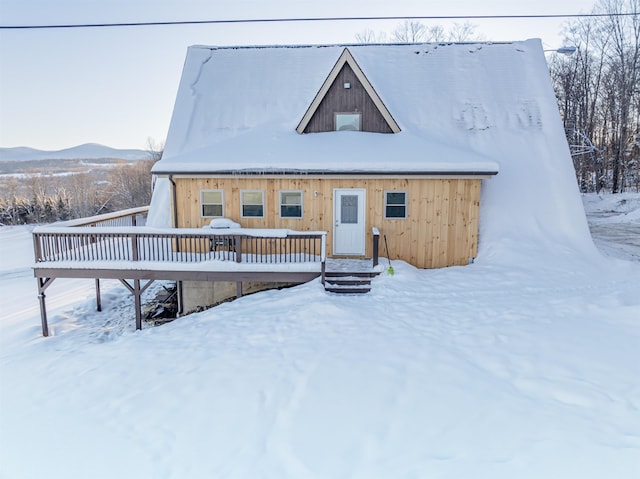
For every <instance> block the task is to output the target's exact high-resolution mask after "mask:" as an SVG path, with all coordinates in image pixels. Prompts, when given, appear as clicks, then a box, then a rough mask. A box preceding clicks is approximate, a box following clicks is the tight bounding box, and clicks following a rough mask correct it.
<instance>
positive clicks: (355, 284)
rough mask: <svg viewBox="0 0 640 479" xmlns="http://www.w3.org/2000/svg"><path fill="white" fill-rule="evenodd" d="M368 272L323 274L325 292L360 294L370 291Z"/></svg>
mask: <svg viewBox="0 0 640 479" xmlns="http://www.w3.org/2000/svg"><path fill="white" fill-rule="evenodd" d="M373 276H375V274H372V273H369V272H329V273H326V274H325V278H324V282H325V286H324V289H325V291H327V292H329V293H337V294H362V293H368V292H369V291H371V278H372V277H373Z"/></svg>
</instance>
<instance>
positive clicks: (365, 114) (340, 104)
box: [304, 64, 392, 133]
mask: <svg viewBox="0 0 640 479" xmlns="http://www.w3.org/2000/svg"><path fill="white" fill-rule="evenodd" d="M345 83H349V84H351V88H344V84H345ZM355 112H359V113H361V115H362V116H361V122H362V123H361V130H362V131H369V132H374V133H392V131H391V128H390V127H389V125H388V123H387V121H386V120H385V119H384V117H383V116H382V114H381V113H380V110H378V107H377V106H376V105H375V104H374V103H373V100H372V99H371V97H370V96H369V94H368V93H367V91H366V90H365V88H364V86H363V85H362V83H360V81H359V80H358V79H357V77H356V74H355V73H354V72H353V70H352V69H351V67H350V66H349V64H345V65H344V66H343V67H342V69H341V70H340V73H339V74H338V76H337V77H336V79H335V81H334V82H333V84H332V85H331V87H330V88H329V91H328V92H327V94H326V95H325V97H324V99H323V100H322V103H320V105H319V106H318V109H317V110H316V112H315V114H314V115H313V117H312V118H311V120H310V121H309V124H308V125H307V127H306V128H305V130H304V132H305V133H319V132H324V131H333V130H334V129H335V123H334V121H335V120H334V115H335V114H336V113H355Z"/></svg>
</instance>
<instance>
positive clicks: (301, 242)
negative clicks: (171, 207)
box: [33, 224, 326, 267]
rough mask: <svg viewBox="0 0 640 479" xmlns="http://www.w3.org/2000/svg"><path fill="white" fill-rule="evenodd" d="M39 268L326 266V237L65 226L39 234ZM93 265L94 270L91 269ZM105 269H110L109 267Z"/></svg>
mask: <svg viewBox="0 0 640 479" xmlns="http://www.w3.org/2000/svg"><path fill="white" fill-rule="evenodd" d="M33 240H34V252H35V261H36V263H42V262H48V263H50V262H82V263H92V264H93V266H94V267H95V264H96V263H98V262H114V261H124V262H139V261H152V262H162V263H167V262H169V263H197V262H203V261H210V260H218V261H233V262H236V263H252V264H255V263H272V264H273V263H309V262H318V263H323V264H324V262H325V260H326V232H324V231H320V232H297V231H291V230H255V231H253V232H252V231H251V230H249V229H238V230H233V231H226V232H224V233H223V232H216V231H211V230H207V229H184V228H180V229H158V228H149V227H135V228H131V227H102V228H93V227H65V226H60V225H59V224H56V225H52V226H43V227H39V228H36V229H34V231H33ZM87 266H92V265H87ZM103 267H105V266H103Z"/></svg>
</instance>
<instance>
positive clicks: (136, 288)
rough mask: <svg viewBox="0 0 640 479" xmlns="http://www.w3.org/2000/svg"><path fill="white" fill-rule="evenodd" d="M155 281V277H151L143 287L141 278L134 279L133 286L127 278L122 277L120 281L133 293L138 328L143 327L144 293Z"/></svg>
mask: <svg viewBox="0 0 640 479" xmlns="http://www.w3.org/2000/svg"><path fill="white" fill-rule="evenodd" d="M153 281H154V280H153V279H150V280H148V281H147V282H146V284H145V285H144V286H142V287H141V286H140V280H139V279H134V280H133V286H131V285H130V284H129V282H128V281H127V280H126V279H120V282H121V283H122V284H123V285H124V286H125V287H126V288H127V289H128V290H129V291H130V292H131V294H133V301H134V303H135V308H136V329H142V299H141V298H142V293H144V292H145V291H146V290H147V288H148V287H149V286H151V284H152V283H153Z"/></svg>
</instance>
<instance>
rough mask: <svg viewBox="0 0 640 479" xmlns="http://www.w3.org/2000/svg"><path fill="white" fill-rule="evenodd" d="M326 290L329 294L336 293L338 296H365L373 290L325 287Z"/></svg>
mask: <svg viewBox="0 0 640 479" xmlns="http://www.w3.org/2000/svg"><path fill="white" fill-rule="evenodd" d="M324 290H325V291H326V292H327V293H336V294H363V293H368V292H369V291H371V288H345V287H341V288H335V287H331V286H325V288H324Z"/></svg>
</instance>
